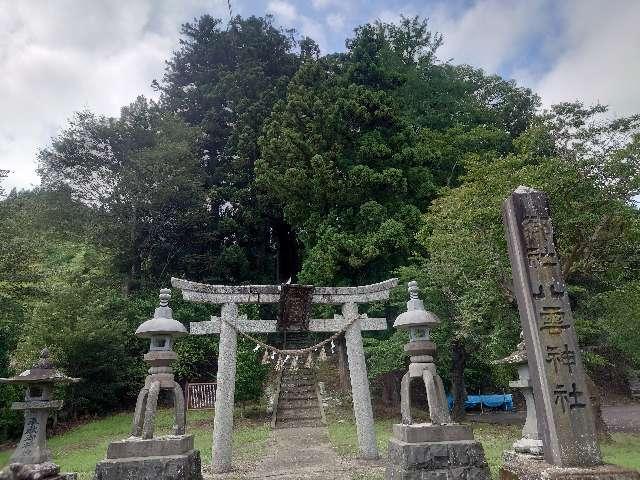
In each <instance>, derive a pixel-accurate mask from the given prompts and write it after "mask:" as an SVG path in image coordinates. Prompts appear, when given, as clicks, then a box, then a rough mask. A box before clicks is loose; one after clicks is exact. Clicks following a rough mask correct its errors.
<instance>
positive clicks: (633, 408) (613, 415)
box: [602, 403, 640, 433]
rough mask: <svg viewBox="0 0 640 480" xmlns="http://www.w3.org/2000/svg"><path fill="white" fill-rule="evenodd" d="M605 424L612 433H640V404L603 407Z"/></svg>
mask: <svg viewBox="0 0 640 480" xmlns="http://www.w3.org/2000/svg"><path fill="white" fill-rule="evenodd" d="M602 417H603V419H604V423H606V424H607V427H609V429H610V430H611V431H612V432H628V433H640V404H638V403H635V404H634V403H632V404H626V405H603V406H602Z"/></svg>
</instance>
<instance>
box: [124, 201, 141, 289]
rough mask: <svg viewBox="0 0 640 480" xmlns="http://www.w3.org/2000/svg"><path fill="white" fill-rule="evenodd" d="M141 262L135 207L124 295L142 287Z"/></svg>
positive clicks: (134, 207) (132, 212) (130, 233)
mask: <svg viewBox="0 0 640 480" xmlns="http://www.w3.org/2000/svg"><path fill="white" fill-rule="evenodd" d="M140 270H141V260H140V251H139V245H138V209H137V207H136V206H135V205H134V206H133V210H132V211H131V226H130V230H129V272H128V275H127V282H126V285H125V287H124V294H125V296H128V295H129V294H131V293H132V292H134V291H136V290H137V289H138V287H139V285H140Z"/></svg>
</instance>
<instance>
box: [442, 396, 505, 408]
mask: <svg viewBox="0 0 640 480" xmlns="http://www.w3.org/2000/svg"><path fill="white" fill-rule="evenodd" d="M447 401H448V402H449V410H451V409H452V408H453V395H447ZM481 403H482V406H483V407H487V408H500V409H502V410H506V411H509V412H511V411H513V395H511V394H510V393H507V394H502V395H500V394H498V395H495V394H494V395H467V399H466V400H465V401H464V408H465V410H467V409H469V408H476V407H479V406H480V404H481Z"/></svg>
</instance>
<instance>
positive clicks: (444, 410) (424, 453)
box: [385, 282, 491, 480]
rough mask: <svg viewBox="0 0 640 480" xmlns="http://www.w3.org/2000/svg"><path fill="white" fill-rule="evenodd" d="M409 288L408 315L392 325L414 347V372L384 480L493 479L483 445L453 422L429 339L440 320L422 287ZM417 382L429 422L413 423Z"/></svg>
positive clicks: (404, 388) (408, 349)
mask: <svg viewBox="0 0 640 480" xmlns="http://www.w3.org/2000/svg"><path fill="white" fill-rule="evenodd" d="M408 287H409V288H408V289H409V301H408V302H407V311H406V312H404V313H402V314H400V315H399V316H398V318H397V319H396V321H395V323H394V324H393V326H394V327H396V328H397V329H400V330H408V331H409V342H408V343H407V344H406V345H405V347H404V350H405V353H406V354H407V355H408V356H409V361H410V363H409V371H408V372H407V373H405V375H404V376H403V377H402V384H401V387H400V388H401V390H400V394H401V395H400V397H401V400H400V410H401V413H402V423H401V424H396V425H394V426H393V436H392V437H391V439H390V440H389V460H388V463H387V469H386V472H385V479H386V480H414V479H418V478H420V479H428V480H431V479H433V480H436V479H440V478H473V479H476V480H489V479H490V478H491V474H490V472H489V467H488V465H487V462H486V460H485V456H484V450H483V448H482V445H481V444H480V443H479V442H477V441H475V440H474V438H473V432H472V431H471V429H470V428H469V427H468V426H466V425H459V424H455V423H453V422H452V421H451V416H450V414H449V408H448V404H447V398H446V395H445V391H444V386H443V384H442V379H441V378H440V376H439V375H438V372H437V371H436V366H435V364H434V363H433V361H434V356H435V353H436V346H435V344H434V343H433V342H432V341H431V339H430V331H431V328H433V327H434V326H435V325H437V324H438V323H440V320H439V319H438V317H437V316H436V315H435V314H433V313H432V312H429V311H427V310H426V309H425V308H424V304H423V303H422V300H420V298H418V293H419V290H418V284H417V283H416V282H409V284H408ZM415 379H421V380H422V382H423V383H424V386H425V390H426V393H427V403H428V405H429V416H430V417H431V422H430V423H420V424H415V423H413V419H412V417H411V383H412V382H413V381H414V380H415Z"/></svg>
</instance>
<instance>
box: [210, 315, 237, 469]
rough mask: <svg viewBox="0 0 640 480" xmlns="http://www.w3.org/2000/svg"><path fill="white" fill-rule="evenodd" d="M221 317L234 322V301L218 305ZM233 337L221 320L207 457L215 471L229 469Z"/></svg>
mask: <svg viewBox="0 0 640 480" xmlns="http://www.w3.org/2000/svg"><path fill="white" fill-rule="evenodd" d="M221 317H222V319H223V320H226V321H228V322H230V323H233V324H235V323H236V319H237V318H238V305H236V304H235V303H225V304H224V305H222V312H221ZM237 336H238V334H237V333H236V331H235V330H234V329H233V327H231V325H229V324H228V323H226V322H224V321H223V322H221V324H220V343H219V345H218V375H217V378H216V404H215V416H214V417H213V446H212V448H213V452H212V456H211V468H212V469H213V471H214V472H216V473H220V472H228V471H229V470H231V453H232V451H231V445H232V435H233V405H234V398H235V391H236V349H237V345H238V338H237Z"/></svg>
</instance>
